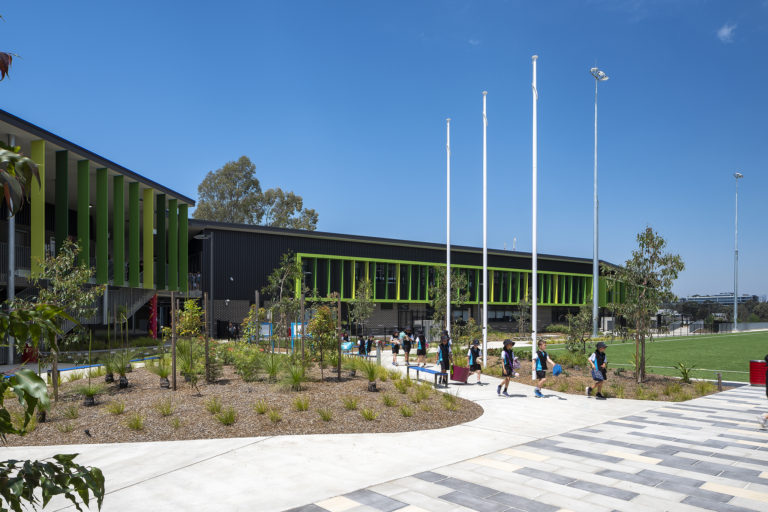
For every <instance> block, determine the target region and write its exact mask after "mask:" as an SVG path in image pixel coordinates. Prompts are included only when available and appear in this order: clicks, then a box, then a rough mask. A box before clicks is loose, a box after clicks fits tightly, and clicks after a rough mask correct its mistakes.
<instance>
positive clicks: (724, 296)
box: [683, 293, 759, 306]
mask: <svg viewBox="0 0 768 512" xmlns="http://www.w3.org/2000/svg"><path fill="white" fill-rule="evenodd" d="M683 300H684V301H686V302H696V303H699V304H704V303H705V302H714V303H715V304H723V305H729V306H733V293H716V294H714V295H691V296H690V297H686V298H684V299H683ZM751 300H754V301H757V300H759V297H758V296H757V295H748V294H746V293H745V294H743V295H739V304H744V303H745V302H749V301H751Z"/></svg>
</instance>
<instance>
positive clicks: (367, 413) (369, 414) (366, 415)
mask: <svg viewBox="0 0 768 512" xmlns="http://www.w3.org/2000/svg"><path fill="white" fill-rule="evenodd" d="M360 416H362V417H363V419H364V420H365V421H373V420H375V419H376V418H378V417H379V413H377V412H376V411H374V410H373V409H363V410H362V411H360Z"/></svg>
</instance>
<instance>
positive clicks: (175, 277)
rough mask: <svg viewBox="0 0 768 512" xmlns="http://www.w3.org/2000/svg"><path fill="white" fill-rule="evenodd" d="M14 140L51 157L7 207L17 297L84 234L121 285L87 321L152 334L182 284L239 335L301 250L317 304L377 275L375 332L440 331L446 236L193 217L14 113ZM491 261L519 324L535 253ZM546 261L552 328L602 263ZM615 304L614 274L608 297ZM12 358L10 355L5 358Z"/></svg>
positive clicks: (171, 199)
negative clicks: (278, 271) (237, 327)
mask: <svg viewBox="0 0 768 512" xmlns="http://www.w3.org/2000/svg"><path fill="white" fill-rule="evenodd" d="M0 140H3V141H4V142H5V143H7V144H9V145H17V146H20V148H21V152H22V153H24V154H25V155H27V156H30V157H31V158H32V159H33V160H34V161H35V162H37V163H38V165H39V171H40V178H41V180H40V184H39V185H38V184H37V183H36V182H35V183H33V185H32V189H31V194H30V200H29V201H28V202H27V203H26V204H25V205H24V206H23V208H22V209H21V211H20V212H19V213H18V214H17V215H16V216H15V217H14V218H12V219H9V218H8V211H7V208H5V207H3V213H2V222H3V224H4V225H3V226H2V227H0V288H2V292H3V293H2V296H3V297H4V298H5V297H11V296H17V297H26V298H30V297H33V296H34V295H35V293H36V291H35V290H34V289H33V287H31V286H30V277H31V276H33V275H34V274H35V272H37V271H39V262H40V261H42V260H43V259H44V258H45V257H46V256H47V255H51V254H55V253H56V251H57V248H59V247H61V244H62V243H63V242H64V241H65V240H66V239H73V240H76V241H77V242H78V243H79V245H80V247H81V248H82V252H81V258H82V262H83V263H86V264H89V265H91V266H92V267H93V268H94V269H95V278H94V280H93V282H94V284H103V285H107V292H106V293H105V296H104V298H103V300H102V301H100V304H99V305H98V312H97V314H96V315H95V317H93V318H92V319H88V320H84V319H83V321H84V322H85V323H89V324H92V325H95V326H99V325H101V326H103V325H106V323H108V322H109V321H110V320H111V318H112V317H113V316H114V313H115V311H116V310H118V309H120V310H121V311H123V312H124V314H126V315H127V317H128V318H129V326H130V328H131V330H132V332H133V333H134V334H140V335H146V334H147V333H148V332H150V331H155V332H157V329H158V327H159V326H162V325H167V324H168V323H169V319H170V317H169V309H170V294H171V292H176V293H178V294H179V295H182V296H185V297H191V298H202V296H203V294H204V293H206V292H207V294H208V299H209V302H208V306H209V309H208V313H209V319H210V324H209V325H210V332H211V334H212V335H214V336H219V337H225V336H226V326H227V324H228V323H229V322H234V323H237V324H239V323H240V322H242V320H243V318H244V317H245V316H246V314H247V312H248V309H249V307H250V306H251V305H252V304H253V303H254V301H255V300H257V298H258V300H259V304H260V305H261V306H264V305H266V304H267V303H268V301H269V297H265V296H263V294H258V293H257V292H258V291H260V290H261V289H262V288H263V287H264V286H265V285H266V283H267V276H268V275H269V274H270V273H271V272H272V270H273V269H274V268H275V267H276V266H277V265H278V263H279V260H280V257H281V256H282V255H283V254H284V253H286V252H288V251H291V252H293V253H294V254H296V255H297V257H298V259H299V261H300V263H301V268H302V270H303V272H302V275H303V286H304V287H305V288H306V289H308V290H309V293H308V297H307V298H308V300H310V301H311V300H321V299H325V298H327V297H328V296H329V295H330V294H332V293H334V292H335V293H338V294H339V296H340V298H341V301H342V304H345V305H346V304H348V303H349V301H350V300H351V299H352V298H353V297H354V296H355V289H356V286H357V283H358V282H360V281H361V280H363V279H367V280H369V281H370V282H371V283H372V285H373V293H374V299H375V302H376V306H375V311H374V313H373V316H372V318H371V319H370V321H369V322H368V326H369V327H370V328H372V329H373V330H374V332H376V333H377V334H384V333H385V332H388V331H390V330H391V329H394V328H396V327H405V326H413V327H419V326H421V327H424V328H425V329H426V330H427V331H428V330H429V329H428V327H429V325H430V322H431V318H432V311H431V309H430V305H429V289H430V284H431V283H433V282H434V277H435V269H436V268H437V267H439V266H444V265H445V245H442V244H433V243H427V242H418V241H408V240H395V239H386V238H376V237H368V236H358V235H345V234H336V233H323V232H317V231H302V230H290V229H279V228H270V227H264V226H252V225H236V224H227V223H219V222H210V221H201V220H195V219H189V218H188V215H189V212H190V209H191V208H194V205H195V202H194V200H193V199H191V198H189V197H186V196H184V195H182V194H179V193H178V192H175V191H174V190H172V189H170V188H168V187H167V186H165V185H163V184H160V183H158V182H156V181H153V180H152V179H150V178H147V177H144V176H142V175H140V174H138V173H137V172H135V171H132V170H129V169H127V168H125V167H123V166H122V165H120V164H118V163H115V162H113V161H111V160H108V159H107V158H105V157H103V156H100V155H98V154H96V153H94V152H93V151H91V150H88V149H85V148H83V147H81V146H78V145H77V144H74V143H72V142H70V141H68V140H66V139H64V138H62V137H60V136H58V135H55V134H53V133H51V132H49V131H47V130H45V129H43V128H41V127H39V126H37V125H34V124H32V123H30V122H28V121H26V120H23V119H20V118H19V117H16V116H14V115H12V114H10V113H8V112H5V111H2V110H0ZM451 262H452V266H453V268H455V269H458V270H459V271H460V272H462V273H463V274H464V275H465V276H466V279H467V283H468V287H467V290H466V292H467V293H468V300H467V302H466V303H465V304H464V305H463V306H461V307H455V308H454V310H453V315H454V319H458V320H468V319H469V318H470V317H472V318H475V319H476V320H479V319H480V318H481V310H482V288H481V286H482V283H481V276H482V251H481V249H479V248H475V247H462V246H455V245H454V246H452V253H451ZM488 264H489V273H488V278H489V296H488V299H489V324H490V326H491V327H492V328H507V329H510V327H511V326H512V325H513V324H514V322H515V318H516V315H517V312H518V310H519V304H520V301H521V300H524V299H525V297H528V296H530V291H531V289H532V286H533V283H532V278H531V255H530V254H528V253H522V252H514V251H506V250H504V251H501V250H489V252H488ZM603 265H607V266H610V264H608V263H603ZM538 266H539V277H538V282H537V283H536V286H538V297H539V314H538V318H539V328H543V327H544V326H545V325H547V324H549V323H552V322H562V321H564V319H565V315H566V314H567V313H569V312H573V311H575V309H576V308H578V307H579V306H580V305H582V304H588V303H591V301H592V260H591V259H585V258H575V257H568V256H555V255H546V254H540V255H539V259H538ZM609 302H611V292H610V290H606V287H605V283H603V282H602V280H601V283H600V304H601V306H605V305H606V304H608V303H609ZM346 309H347V308H346V307H342V311H343V314H344V315H345V316H346V313H347V311H346ZM7 356H8V354H7V351H6V350H2V351H0V363H3V362H5V360H6V358H7Z"/></svg>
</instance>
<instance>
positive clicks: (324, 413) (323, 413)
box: [317, 409, 333, 421]
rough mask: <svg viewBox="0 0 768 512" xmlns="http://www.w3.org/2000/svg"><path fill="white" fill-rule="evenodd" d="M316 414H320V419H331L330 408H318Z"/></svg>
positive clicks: (331, 412)
mask: <svg viewBox="0 0 768 512" xmlns="http://www.w3.org/2000/svg"><path fill="white" fill-rule="evenodd" d="M317 414H319V415H320V419H322V420H323V421H331V420H332V419H333V411H331V410H330V409H318V410H317Z"/></svg>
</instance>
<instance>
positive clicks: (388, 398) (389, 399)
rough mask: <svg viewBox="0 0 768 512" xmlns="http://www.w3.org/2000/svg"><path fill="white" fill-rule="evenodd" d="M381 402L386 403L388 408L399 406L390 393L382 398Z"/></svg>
mask: <svg viewBox="0 0 768 512" xmlns="http://www.w3.org/2000/svg"><path fill="white" fill-rule="evenodd" d="M381 401H382V402H384V405H385V406H386V407H394V406H395V405H397V399H396V398H395V397H394V396H392V395H390V394H389V393H386V394H385V395H384V396H382V397H381Z"/></svg>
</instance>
